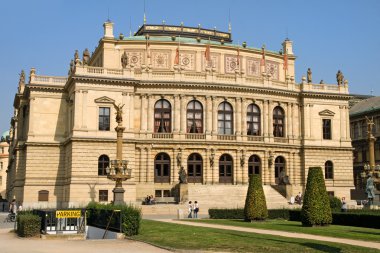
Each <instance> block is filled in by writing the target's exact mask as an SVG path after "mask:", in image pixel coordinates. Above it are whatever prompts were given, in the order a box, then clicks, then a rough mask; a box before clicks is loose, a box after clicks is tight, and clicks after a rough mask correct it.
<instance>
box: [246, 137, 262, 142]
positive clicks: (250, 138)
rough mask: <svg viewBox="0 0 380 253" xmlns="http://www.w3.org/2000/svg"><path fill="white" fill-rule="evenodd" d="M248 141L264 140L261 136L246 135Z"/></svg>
mask: <svg viewBox="0 0 380 253" xmlns="http://www.w3.org/2000/svg"><path fill="white" fill-rule="evenodd" d="M247 140H248V141H264V137H262V136H247Z"/></svg>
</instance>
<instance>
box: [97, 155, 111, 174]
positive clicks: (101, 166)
mask: <svg viewBox="0 0 380 253" xmlns="http://www.w3.org/2000/svg"><path fill="white" fill-rule="evenodd" d="M109 165H110V158H109V157H108V156H106V155H101V156H100V157H99V159H98V176H106V175H107V172H106V168H107V167H108V166H109Z"/></svg>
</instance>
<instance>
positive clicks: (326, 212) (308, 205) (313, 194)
mask: <svg viewBox="0 0 380 253" xmlns="http://www.w3.org/2000/svg"><path fill="white" fill-rule="evenodd" d="M301 222H302V224H303V225H304V226H314V225H328V224H331V223H332V215H331V208H330V201H329V197H328V194H327V191H326V186H325V181H324V179H323V173H322V168H321V167H310V168H309V173H308V175H307V183H306V190H305V194H304V199H303V206H302V210H301Z"/></svg>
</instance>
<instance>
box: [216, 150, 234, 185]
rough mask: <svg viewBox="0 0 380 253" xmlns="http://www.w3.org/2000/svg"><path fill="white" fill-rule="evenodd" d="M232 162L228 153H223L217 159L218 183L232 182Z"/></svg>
mask: <svg viewBox="0 0 380 253" xmlns="http://www.w3.org/2000/svg"><path fill="white" fill-rule="evenodd" d="M232 175H233V162H232V157H231V156H230V155H227V154H224V155H222V156H221V157H220V159H219V183H223V184H232V183H233V177H232Z"/></svg>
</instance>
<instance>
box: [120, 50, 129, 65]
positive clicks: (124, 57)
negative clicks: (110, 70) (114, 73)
mask: <svg viewBox="0 0 380 253" xmlns="http://www.w3.org/2000/svg"><path fill="white" fill-rule="evenodd" d="M121 66H122V67H123V69H125V68H126V67H127V66H128V55H127V52H125V51H124V53H123V54H122V56H121Z"/></svg>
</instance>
